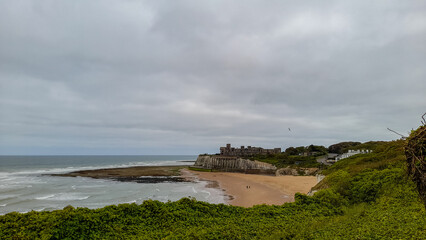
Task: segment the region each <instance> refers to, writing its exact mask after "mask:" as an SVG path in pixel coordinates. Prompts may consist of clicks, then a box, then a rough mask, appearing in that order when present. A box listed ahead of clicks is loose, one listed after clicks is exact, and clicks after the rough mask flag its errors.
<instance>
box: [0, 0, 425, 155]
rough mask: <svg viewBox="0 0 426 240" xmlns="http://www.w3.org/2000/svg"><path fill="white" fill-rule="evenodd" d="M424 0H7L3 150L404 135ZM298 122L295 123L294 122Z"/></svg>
mask: <svg viewBox="0 0 426 240" xmlns="http://www.w3.org/2000/svg"><path fill="white" fill-rule="evenodd" d="M425 11H426V3H424V2H422V1H397V0H395V1H374V2H371V1H321V2H318V1H303V2H295V1H267V2H265V1H232V2H229V1H208V2H205V1H195V0H194V1H130V0H129V1H112V0H111V1H101V0H93V1H81V0H77V1H53V0H52V1H42V2H40V1H2V2H1V3H0V136H1V137H0V154H197V153H199V152H216V151H217V148H218V147H219V146H220V145H224V144H225V143H228V142H230V143H232V144H234V145H252V146H263V147H282V148H286V147H288V146H299V145H309V144H320V145H329V144H333V143H336V142H339V141H346V140H356V141H369V140H390V139H395V138H397V136H396V135H394V134H392V133H390V132H389V131H387V130H386V127H390V128H392V129H394V130H397V131H400V132H402V133H406V132H407V131H409V130H411V128H415V127H417V126H418V125H419V124H420V116H421V115H422V114H423V113H424V112H425V111H426V94H425V90H426V80H425V79H426V68H425V67H424V66H426V45H425V42H426V15H425V14H424V13H425ZM288 128H291V131H289V130H288Z"/></svg>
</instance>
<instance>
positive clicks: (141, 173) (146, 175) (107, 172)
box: [48, 165, 191, 183]
mask: <svg viewBox="0 0 426 240" xmlns="http://www.w3.org/2000/svg"><path fill="white" fill-rule="evenodd" d="M187 167H189V166H187V165H179V166H138V167H127V168H107V169H94V170H82V171H75V172H70V173H61V174H48V175H49V176H59V177H89V178H95V179H108V180H113V181H120V182H137V183H163V182H189V181H191V180H190V179H187V178H185V177H181V173H180V170H181V169H184V168H187Z"/></svg>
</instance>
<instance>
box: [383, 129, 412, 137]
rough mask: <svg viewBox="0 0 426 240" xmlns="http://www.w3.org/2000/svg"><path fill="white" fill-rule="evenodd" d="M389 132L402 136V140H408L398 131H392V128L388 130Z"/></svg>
mask: <svg viewBox="0 0 426 240" xmlns="http://www.w3.org/2000/svg"><path fill="white" fill-rule="evenodd" d="M387 129H388V130H389V131H391V132H393V133H395V134H397V135H399V136H401V137H402V138H404V139H405V138H407V137H406V136H404V135H402V134H401V133H398V132H396V131H394V130H392V129H390V128H387Z"/></svg>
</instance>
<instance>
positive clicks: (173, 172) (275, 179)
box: [49, 165, 317, 207]
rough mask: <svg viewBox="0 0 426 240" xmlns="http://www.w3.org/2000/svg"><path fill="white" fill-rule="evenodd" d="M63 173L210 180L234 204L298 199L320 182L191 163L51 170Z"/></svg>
mask: <svg viewBox="0 0 426 240" xmlns="http://www.w3.org/2000/svg"><path fill="white" fill-rule="evenodd" d="M49 175H50V176H62V177H89V178H95V179H109V180H114V181H121V182H137V183H161V182H197V181H198V180H201V181H206V182H207V184H206V186H205V187H206V188H215V189H220V190H222V191H223V193H224V195H225V197H226V203H227V204H229V205H233V206H241V207H252V206H254V205H260V204H266V205H282V204H284V203H286V202H294V194H295V193H297V192H300V193H304V194H306V193H308V192H309V191H310V190H311V188H312V187H313V186H315V185H316V184H317V179H316V177H315V176H270V175H259V174H245V173H235V172H200V171H193V170H189V169H188V166H187V165H186V166H183V165H181V166H140V167H127V168H108V169H95V170H83V171H75V172H70V173H64V174H49Z"/></svg>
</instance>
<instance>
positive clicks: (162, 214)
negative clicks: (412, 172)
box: [0, 141, 426, 239]
mask: <svg viewBox="0 0 426 240" xmlns="http://www.w3.org/2000/svg"><path fill="white" fill-rule="evenodd" d="M403 145H404V142H403V141H394V142H387V143H378V144H377V145H376V146H375V147H374V148H375V149H374V152H373V153H370V154H364V155H357V156H353V157H350V158H347V159H344V160H341V161H339V162H337V163H336V164H334V165H333V166H331V167H330V168H329V169H327V170H325V171H324V172H325V173H326V174H327V176H326V178H325V179H324V180H323V181H322V182H321V184H319V185H318V186H317V189H321V190H319V191H318V192H316V193H315V194H314V196H312V197H309V196H306V195H302V194H296V196H295V198H296V201H295V202H294V203H286V204H284V205H282V206H265V205H260V206H255V207H252V208H242V207H233V206H227V205H223V204H218V205H215V204H208V203H205V202H199V201H196V200H193V199H188V198H184V199H181V200H179V201H177V202H168V203H161V202H158V201H145V202H144V203H143V204H141V205H137V204H121V205H118V206H107V207H105V208H102V209H95V210H90V209H87V208H77V209H74V208H73V207H66V208H65V209H63V210H57V211H52V212H34V211H33V212H30V213H26V214H20V213H10V214H6V215H4V216H0V239H293V238H294V239H425V236H426V212H425V208H424V206H423V204H422V202H421V201H420V200H419V197H418V193H417V191H416V188H415V184H414V183H413V182H412V181H411V180H410V179H409V178H408V177H407V175H406V172H405V171H406V169H405V162H404V161H405V158H404V155H403V154H404V153H403ZM265 197H266V196H265Z"/></svg>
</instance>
